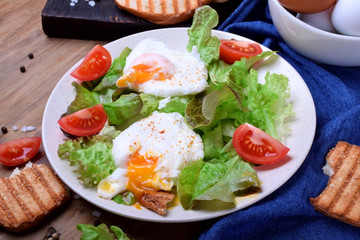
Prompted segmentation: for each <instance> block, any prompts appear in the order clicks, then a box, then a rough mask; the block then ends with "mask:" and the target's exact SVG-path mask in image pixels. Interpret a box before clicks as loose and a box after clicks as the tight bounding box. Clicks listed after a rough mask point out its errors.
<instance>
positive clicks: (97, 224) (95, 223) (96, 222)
mask: <svg viewBox="0 0 360 240" xmlns="http://www.w3.org/2000/svg"><path fill="white" fill-rule="evenodd" d="M100 223H101V222H100V221H99V220H98V219H96V220H95V221H94V226H95V227H97V226H99V225H100Z"/></svg>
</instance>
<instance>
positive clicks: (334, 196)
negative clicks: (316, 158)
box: [310, 142, 360, 226]
mask: <svg viewBox="0 0 360 240" xmlns="http://www.w3.org/2000/svg"><path fill="white" fill-rule="evenodd" d="M326 160H327V162H328V164H329V165H330V166H331V167H332V169H333V170H334V173H333V175H332V176H331V177H330V179H329V182H328V185H327V187H326V188H325V189H324V190H323V192H322V193H321V194H320V195H319V196H318V197H317V198H315V199H314V198H311V199H310V201H311V204H312V205H313V206H314V207H315V209H316V210H318V211H320V212H322V213H324V214H325V215H328V216H331V217H334V218H337V219H339V220H342V221H344V222H347V223H350V224H353V225H355V226H360V147H359V146H356V145H350V144H348V143H346V142H338V143H337V145H336V147H335V148H333V149H332V150H330V152H329V153H328V155H327V158H326Z"/></svg>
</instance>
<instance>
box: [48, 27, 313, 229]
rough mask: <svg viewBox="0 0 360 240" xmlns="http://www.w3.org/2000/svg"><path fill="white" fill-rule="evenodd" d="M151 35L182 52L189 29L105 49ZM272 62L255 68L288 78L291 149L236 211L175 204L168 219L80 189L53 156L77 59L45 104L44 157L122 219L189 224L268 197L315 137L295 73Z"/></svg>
mask: <svg viewBox="0 0 360 240" xmlns="http://www.w3.org/2000/svg"><path fill="white" fill-rule="evenodd" d="M213 35H215V36H218V37H219V38H226V39H231V38H234V39H240V40H241V39H245V40H248V39H246V38H243V37H241V36H238V35H235V34H231V33H226V32H220V31H213ZM149 37H151V38H155V39H158V40H162V41H164V42H165V43H166V44H167V45H168V46H169V47H170V48H174V49H178V50H183V51H185V47H186V45H187V42H188V36H187V28H168V29H160V30H153V31H147V32H142V33H138V34H134V35H131V36H127V37H124V38H121V39H118V40H116V41H114V42H111V43H109V44H107V45H105V47H106V48H107V49H108V50H109V51H110V53H111V55H112V56H113V58H115V57H117V56H119V54H120V53H121V51H122V50H123V49H124V48H125V47H130V48H133V47H135V45H136V43H138V42H139V41H140V40H141V39H144V38H149ZM263 49H265V50H268V49H267V48H266V47H263ZM270 60H271V61H269V62H268V63H266V65H263V66H260V67H259V68H258V71H259V79H263V77H264V75H265V73H266V72H267V71H270V72H272V73H282V74H284V75H286V76H288V78H289V85H290V88H291V102H292V104H293V107H294V110H295V113H296V116H295V118H294V119H293V121H292V122H291V130H292V135H291V136H289V137H288V138H287V139H286V145H287V146H288V147H289V148H290V149H291V150H290V152H289V154H288V157H287V158H286V159H285V160H284V161H282V162H281V163H279V164H276V166H271V167H266V166H262V167H257V169H256V170H257V172H258V176H259V179H260V181H261V183H262V184H261V192H260V193H256V194H254V195H251V196H248V197H242V198H238V199H237V202H238V204H237V205H236V207H230V208H229V207H228V206H227V207H222V208H219V206H215V205H212V204H213V203H211V204H207V206H203V208H199V207H197V208H196V210H188V211H185V210H184V209H183V208H182V207H181V205H178V206H176V207H173V208H171V209H170V210H169V211H168V214H167V215H166V216H160V215H157V214H156V213H154V212H152V211H149V210H147V209H145V208H143V209H137V208H135V207H133V206H131V207H129V206H124V205H121V204H117V203H115V202H113V201H109V200H105V199H101V198H99V197H97V196H96V189H90V188H84V187H83V186H82V185H81V184H80V183H79V182H78V180H77V176H76V175H75V174H74V173H73V172H72V169H71V167H70V166H69V163H68V162H67V161H65V160H61V159H59V157H58V155H57V150H58V146H59V144H61V143H62V142H63V139H64V138H65V137H64V135H63V133H62V132H61V130H60V128H59V126H58V124H57V120H58V119H59V118H60V115H61V114H62V113H64V112H65V111H66V109H67V107H68V105H69V104H70V103H71V102H72V101H73V99H74V98H75V89H74V87H73V86H72V85H71V82H72V81H74V78H72V77H71V76H70V72H71V71H72V70H73V69H74V68H75V67H76V66H77V65H78V64H79V63H80V62H81V60H80V61H79V62H78V63H77V64H76V65H75V66H73V67H72V68H71V69H70V70H69V71H67V72H66V74H65V75H64V76H63V77H62V79H61V80H60V81H59V83H58V84H57V85H56V87H55V89H54V90H53V92H52V94H51V96H50V98H49V100H48V103H47V105H46V108H45V112H44V117H43V125H42V137H43V145H44V149H45V152H46V154H47V157H48V159H49V161H50V163H51V165H52V167H53V169H54V170H55V171H56V173H57V174H58V175H59V177H60V178H61V179H62V180H63V181H64V182H65V184H66V185H67V186H69V187H70V188H71V189H72V190H73V191H74V192H76V193H77V194H79V195H80V196H81V197H83V198H84V199H86V200H87V201H89V202H90V203H92V204H94V205H96V206H98V207H100V208H102V209H104V210H107V211H109V212H112V213H115V214H118V215H122V216H125V217H129V218H134V219H139V220H144V221H153V222H189V221H198V220H204V219H210V218H214V217H218V216H222V215H225V214H229V213H231V212H235V211H238V210H240V209H242V208H244V207H247V206H249V205H251V204H254V203H255V202H257V201H259V200H260V199H262V198H264V197H266V196H267V195H269V194H270V193H272V192H274V191H275V190H276V189H278V188H279V187H280V186H281V185H282V184H284V183H285V182H286V181H287V180H288V179H289V178H290V177H291V176H292V175H293V174H294V173H295V172H296V170H297V169H298V168H299V167H300V165H301V164H302V163H303V161H304V160H305V158H306V156H307V154H308V152H309V150H310V147H311V145H312V142H313V138H314V134H315V125H316V115H315V107H314V102H313V99H312V96H311V94H310V92H309V89H308V88H307V86H306V84H305V82H304V81H303V79H302V78H301V76H300V75H299V74H298V73H297V72H296V70H295V69H294V68H293V67H292V66H291V65H290V64H289V63H287V62H286V61H285V60H284V59H282V58H281V57H279V56H277V55H276V56H274V57H272V59H270ZM259 81H261V80H259Z"/></svg>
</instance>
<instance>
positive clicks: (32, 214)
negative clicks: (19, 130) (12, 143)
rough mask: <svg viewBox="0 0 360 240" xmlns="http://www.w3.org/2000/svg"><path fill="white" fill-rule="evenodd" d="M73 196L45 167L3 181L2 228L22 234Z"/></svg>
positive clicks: (0, 181) (0, 201) (0, 185)
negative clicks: (21, 232)
mask: <svg viewBox="0 0 360 240" xmlns="http://www.w3.org/2000/svg"><path fill="white" fill-rule="evenodd" d="M69 197H70V195H69V192H68V190H67V189H66V187H65V186H64V185H63V183H62V182H61V181H60V180H59V179H58V177H57V176H56V175H55V174H54V173H53V172H52V171H51V169H50V168H48V167H47V166H46V165H42V164H41V165H32V167H27V168H25V169H24V170H22V171H21V172H20V173H19V174H17V175H15V176H12V177H10V178H0V225H1V226H3V227H4V228H6V229H8V230H10V231H22V230H25V229H27V228H29V227H31V226H33V225H35V224H36V223H37V222H38V221H40V220H41V219H42V218H43V217H45V216H46V215H47V214H48V213H49V212H51V211H52V210H54V209H55V208H56V207H57V206H60V205H62V204H63V203H65V202H66V201H67V200H68V199H69Z"/></svg>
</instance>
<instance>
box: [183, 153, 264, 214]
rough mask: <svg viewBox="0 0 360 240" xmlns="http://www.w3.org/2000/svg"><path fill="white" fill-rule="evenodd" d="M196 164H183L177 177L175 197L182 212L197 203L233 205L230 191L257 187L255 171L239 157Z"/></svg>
mask: <svg viewBox="0 0 360 240" xmlns="http://www.w3.org/2000/svg"><path fill="white" fill-rule="evenodd" d="M229 157H230V156H229V154H224V155H223V156H222V158H221V159H213V160H212V161H209V162H205V161H196V162H194V163H192V164H190V165H187V166H186V167H185V168H184V169H183V170H182V171H181V173H180V175H179V181H178V187H177V194H178V196H179V199H180V203H181V205H182V206H183V208H184V209H190V208H191V207H192V206H193V205H194V204H195V203H196V201H199V200H220V201H223V202H232V203H235V202H234V201H235V197H236V196H235V194H234V192H237V191H242V190H244V189H247V188H250V187H256V188H258V187H260V182H259V179H258V177H257V174H256V171H255V170H254V169H253V168H252V167H251V165H250V164H249V163H248V162H245V161H243V160H241V158H240V157H239V156H234V157H231V158H229Z"/></svg>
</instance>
